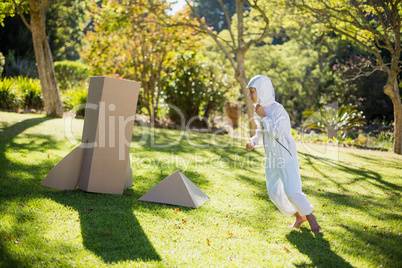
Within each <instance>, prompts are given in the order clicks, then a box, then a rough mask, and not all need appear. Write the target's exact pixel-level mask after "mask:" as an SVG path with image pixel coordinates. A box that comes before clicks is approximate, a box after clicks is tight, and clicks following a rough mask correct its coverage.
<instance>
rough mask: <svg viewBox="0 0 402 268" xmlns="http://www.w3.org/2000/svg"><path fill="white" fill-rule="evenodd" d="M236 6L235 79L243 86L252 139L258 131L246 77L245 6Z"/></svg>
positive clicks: (238, 2)
mask: <svg viewBox="0 0 402 268" xmlns="http://www.w3.org/2000/svg"><path fill="white" fill-rule="evenodd" d="M235 5H236V14H237V42H238V48H237V49H236V62H237V66H236V68H235V72H236V73H235V78H236V81H237V82H239V84H240V86H241V90H242V92H243V96H244V101H245V103H246V110H247V120H248V124H249V127H250V132H249V135H250V137H252V136H254V135H255V131H256V130H257V125H256V123H255V122H254V105H253V103H252V102H251V100H250V98H248V96H247V95H248V90H247V83H248V79H247V76H246V67H245V65H244V60H245V58H246V52H247V50H248V48H247V45H246V43H245V42H244V34H243V33H244V26H243V11H244V6H243V2H241V1H240V0H236V1H235Z"/></svg>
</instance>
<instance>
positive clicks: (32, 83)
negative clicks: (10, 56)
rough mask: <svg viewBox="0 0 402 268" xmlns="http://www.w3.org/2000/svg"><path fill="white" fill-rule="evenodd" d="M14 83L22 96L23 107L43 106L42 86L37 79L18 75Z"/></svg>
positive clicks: (38, 108) (36, 107) (38, 107)
mask: <svg viewBox="0 0 402 268" xmlns="http://www.w3.org/2000/svg"><path fill="white" fill-rule="evenodd" d="M15 82H16V85H17V87H18V90H19V92H20V95H21V98H22V101H23V102H22V105H23V107H27V108H29V109H31V108H33V109H37V110H40V109H42V108H43V106H44V104H43V96H42V88H41V85H40V80H39V79H32V78H25V77H22V76H19V77H18V78H17V79H16V80H15Z"/></svg>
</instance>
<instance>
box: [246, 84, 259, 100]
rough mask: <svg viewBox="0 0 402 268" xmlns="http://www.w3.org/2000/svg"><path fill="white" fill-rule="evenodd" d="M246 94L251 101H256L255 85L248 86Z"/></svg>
mask: <svg viewBox="0 0 402 268" xmlns="http://www.w3.org/2000/svg"><path fill="white" fill-rule="evenodd" d="M247 96H248V97H249V98H250V100H251V101H252V102H253V103H257V89H256V88H255V87H249V88H248V94H247Z"/></svg>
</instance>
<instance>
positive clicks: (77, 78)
mask: <svg viewBox="0 0 402 268" xmlns="http://www.w3.org/2000/svg"><path fill="white" fill-rule="evenodd" d="M54 70H55V72H56V79H57V84H58V87H59V89H61V90H66V89H68V88H70V87H77V86H80V85H82V84H84V83H85V82H87V81H88V79H89V77H90V76H91V73H90V71H89V67H88V65H86V64H84V63H82V62H78V61H58V62H55V63H54Z"/></svg>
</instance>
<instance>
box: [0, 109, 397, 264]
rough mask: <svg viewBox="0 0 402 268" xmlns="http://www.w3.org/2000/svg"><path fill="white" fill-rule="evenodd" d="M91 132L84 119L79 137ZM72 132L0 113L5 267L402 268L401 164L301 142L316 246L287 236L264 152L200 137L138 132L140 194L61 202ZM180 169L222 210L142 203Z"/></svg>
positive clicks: (301, 234)
mask: <svg viewBox="0 0 402 268" xmlns="http://www.w3.org/2000/svg"><path fill="white" fill-rule="evenodd" d="M82 124H83V120H76V119H74V120H73V124H72V125H73V128H72V129H73V134H74V135H75V136H76V137H80V135H81V132H82ZM64 130H65V121H64V120H63V119H52V118H48V117H44V116H41V115H20V114H13V113H3V112H1V113H0V167H1V172H0V267H112V266H113V267H198V266H201V267H232V266H233V267H310V266H311V267H401V266H402V251H401V248H402V237H401V234H402V226H401V224H402V209H401V190H402V180H401V175H402V169H401V166H402V165H401V164H402V157H401V156H400V155H396V154H393V153H391V152H378V151H368V150H356V149H346V148H337V147H324V146H321V145H314V144H304V143H300V142H299V143H298V150H299V154H298V155H299V161H300V166H301V175H302V180H303V190H304V192H305V193H306V194H307V196H308V198H309V200H310V202H311V203H312V204H313V206H314V207H315V214H316V216H317V218H318V220H319V223H320V225H321V227H322V228H323V230H324V232H323V234H321V235H316V236H314V235H313V234H312V233H311V232H310V230H309V228H308V225H307V224H305V225H304V226H303V227H302V228H300V229H292V228H289V227H287V226H288V225H289V224H290V223H291V222H292V219H291V218H289V217H286V216H283V215H282V214H280V213H279V211H278V210H277V209H276V208H275V206H274V205H273V204H272V203H271V202H270V200H269V198H268V195H267V192H266V190H265V189H266V186H265V175H264V168H263V163H262V162H261V159H263V157H264V155H263V151H262V148H260V149H257V150H255V151H253V152H246V151H245V150H244V149H243V146H244V141H242V140H238V139H235V138H233V139H231V138H230V137H229V136H212V135H209V134H197V133H188V135H187V136H184V137H183V138H182V139H181V140H180V142H178V143H177V144H176V145H175V146H173V147H169V148H155V145H164V144H166V143H169V142H172V141H174V140H176V139H178V138H179V137H180V132H178V131H174V130H162V129H142V128H140V127H135V128H134V132H133V133H134V134H133V142H132V146H131V156H132V158H133V164H132V166H133V182H134V187H132V188H130V189H126V190H125V191H124V194H123V195H121V196H120V195H104V194H92V193H87V192H83V191H80V190H76V191H57V190H53V189H50V188H46V187H43V186H41V185H40V183H41V181H42V180H43V178H44V177H45V176H46V174H47V173H48V172H49V171H50V170H51V168H52V167H53V166H54V165H55V164H56V163H58V161H60V160H61V159H62V158H63V157H64V156H65V155H66V154H67V153H69V152H70V151H71V150H72V149H73V148H74V146H75V145H74V144H71V143H70V142H69V141H68V140H67V139H66V138H65V136H67V137H70V136H71V135H70V134H69V133H65V131H64ZM145 134H147V135H148V138H147V141H146V142H145V143H143V144H141V143H140V140H141V138H145ZM215 138H216V139H215ZM152 143H153V144H154V145H153V146H151V145H152ZM176 169H180V170H181V171H182V172H183V173H184V174H185V175H186V176H187V177H188V178H189V179H190V180H192V181H193V182H194V183H195V184H196V185H197V186H198V187H200V189H201V190H203V191H204V192H205V193H206V194H207V195H208V196H209V197H210V198H211V200H209V201H208V202H207V203H205V204H204V205H202V206H201V207H199V208H198V209H189V208H184V207H176V206H169V205H163V204H156V203H148V202H141V201H138V198H139V197H141V196H142V195H143V194H145V193H146V192H147V191H148V190H149V189H151V188H152V187H153V186H154V185H156V184H157V183H158V182H159V181H161V180H162V179H164V178H165V177H166V176H168V175H170V174H171V173H173V172H174V171H175V170H176ZM176 208H179V211H177V210H176ZM208 241H209V242H208Z"/></svg>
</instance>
